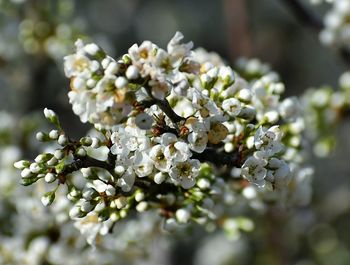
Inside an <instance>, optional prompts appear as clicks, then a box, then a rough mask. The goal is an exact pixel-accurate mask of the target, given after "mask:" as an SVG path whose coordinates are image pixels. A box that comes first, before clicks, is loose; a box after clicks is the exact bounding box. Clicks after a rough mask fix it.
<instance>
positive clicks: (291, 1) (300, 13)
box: [282, 0, 324, 31]
mask: <svg viewBox="0 0 350 265" xmlns="http://www.w3.org/2000/svg"><path fill="white" fill-rule="evenodd" d="M282 1H284V2H285V3H286V4H287V5H288V6H289V7H290V9H291V10H292V11H293V13H294V15H295V16H296V17H297V18H299V19H300V20H301V21H302V22H303V23H304V24H305V25H308V26H310V27H313V28H315V29H317V30H318V31H320V30H322V28H323V27H324V25H323V21H322V19H320V18H319V17H318V16H316V15H315V14H313V13H312V12H311V11H310V10H308V9H307V8H306V7H305V6H304V5H303V4H302V3H300V1H299V0H282Z"/></svg>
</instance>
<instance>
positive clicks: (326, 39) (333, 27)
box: [320, 0, 350, 48]
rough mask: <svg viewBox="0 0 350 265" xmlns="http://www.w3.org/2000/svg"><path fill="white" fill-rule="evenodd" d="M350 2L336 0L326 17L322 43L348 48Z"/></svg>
mask: <svg viewBox="0 0 350 265" xmlns="http://www.w3.org/2000/svg"><path fill="white" fill-rule="evenodd" d="M349 16H350V1H349V0H335V1H334V2H333V7H332V9H331V10H329V11H328V13H327V14H326V15H325V17H324V29H323V30H322V31H321V33H320V41H321V42H322V43H323V44H325V45H327V46H335V47H346V48H348V47H349V45H348V43H349V39H350V24H349Z"/></svg>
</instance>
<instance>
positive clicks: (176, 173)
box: [169, 159, 200, 189]
mask: <svg viewBox="0 0 350 265" xmlns="http://www.w3.org/2000/svg"><path fill="white" fill-rule="evenodd" d="M199 167H200V162H199V161H198V160H197V159H190V160H187V161H184V162H178V163H176V164H175V165H174V166H173V167H172V168H171V169H170V171H169V175H170V177H171V178H172V179H173V180H174V181H175V182H178V183H179V184H180V185H181V186H182V187H183V188H184V189H189V188H191V187H193V186H194V185H195V183H196V177H197V176H198V173H199Z"/></svg>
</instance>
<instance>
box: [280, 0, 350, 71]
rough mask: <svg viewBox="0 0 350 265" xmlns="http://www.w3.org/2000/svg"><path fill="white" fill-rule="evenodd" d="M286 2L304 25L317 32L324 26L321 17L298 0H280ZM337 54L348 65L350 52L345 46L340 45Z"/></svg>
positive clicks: (349, 63)
mask: <svg viewBox="0 0 350 265" xmlns="http://www.w3.org/2000/svg"><path fill="white" fill-rule="evenodd" d="M281 1H284V2H285V3H286V5H288V6H289V7H290V9H291V10H292V12H293V13H294V15H295V16H296V17H297V18H299V19H300V20H301V21H302V22H303V23H304V24H305V25H307V26H309V27H311V28H313V29H315V30H316V31H317V32H320V31H321V30H322V29H323V28H324V24H323V21H322V19H320V18H319V17H318V16H316V15H315V14H314V13H312V12H311V11H310V10H308V9H307V8H306V7H305V6H304V5H303V4H301V3H300V1H299V0H281ZM338 55H339V56H340V57H341V58H342V60H343V61H344V62H345V63H346V64H347V65H350V52H349V50H348V49H347V48H345V47H340V49H339V52H338Z"/></svg>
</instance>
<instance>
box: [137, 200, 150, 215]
mask: <svg viewBox="0 0 350 265" xmlns="http://www.w3.org/2000/svg"><path fill="white" fill-rule="evenodd" d="M147 208H148V203H147V202H145V201H142V202H140V203H139V204H138V205H136V211H138V212H140V213H141V212H144V211H146V210H147Z"/></svg>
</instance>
